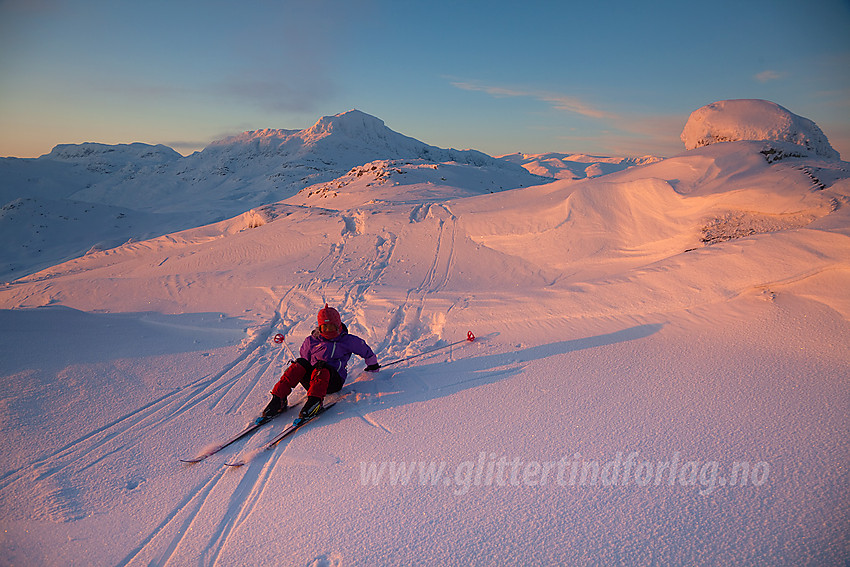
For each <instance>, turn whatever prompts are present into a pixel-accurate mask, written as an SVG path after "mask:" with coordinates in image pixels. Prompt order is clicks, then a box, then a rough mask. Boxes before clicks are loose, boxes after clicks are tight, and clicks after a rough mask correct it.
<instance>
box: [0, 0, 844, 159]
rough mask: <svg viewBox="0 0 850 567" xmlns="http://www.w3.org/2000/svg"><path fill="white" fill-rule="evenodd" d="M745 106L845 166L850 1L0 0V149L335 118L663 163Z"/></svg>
mask: <svg viewBox="0 0 850 567" xmlns="http://www.w3.org/2000/svg"><path fill="white" fill-rule="evenodd" d="M731 98H763V99H767V100H771V101H773V102H776V103H778V104H780V105H782V106H784V107H786V108H788V109H789V110H791V111H792V112H795V113H796V114H800V115H802V116H805V117H807V118H810V119H812V120H814V121H815V122H816V123H817V124H818V125H819V126H820V127H821V129H822V130H824V132H825V133H826V135H827V136H828V137H829V139H830V141H831V142H832V145H833V146H834V147H835V148H836V149H837V150H838V151H839V152H841V153H842V157H843V158H844V159H850V2H848V1H847V0H843V1H838V0H813V1H811V2H802V1H799V0H796V1H789V0H773V1H769V2H767V1H765V2H762V1H758V2H755V1H747V0H736V1H728V2H727V1H725V0H724V1H716V2H682V1H681V0H678V1H670V2H644V3H635V2H626V1H622V2H608V1H597V2H581V3H579V2H575V3H573V2H566V1H561V2H538V1H533V0H526V1H524V2H517V1H514V2H499V1H497V0H490V1H467V2H464V1H459V0H453V1H451V2H444V1H442V0H436V1H416V2H413V1H405V0H395V1H389V0H386V1H385V0H363V1H358V0H348V1H342V0H315V1H311V0H300V1H297V2H290V1H277V2H273V1H256V0H242V1H240V2H221V1H215V0H206V1H197V2H196V1H181V0H166V1H159V0H148V1H145V2H139V1H137V0H134V1H123V0H110V1H95V0H76V1H70V0H66V1H62V0H0V155H2V156H18V157H34V156H38V155H41V154H44V153H47V152H49V151H50V149H51V148H52V147H53V146H54V145H56V144H59V143H79V142H85V141H97V142H104V143H128V142H134V141H140V142H146V143H162V144H166V145H169V146H171V147H173V148H175V149H176V150H178V151H180V152H181V153H184V154H186V153H190V152H191V151H193V150H196V149H201V148H203V147H204V146H205V145H206V144H208V143H209V142H210V141H212V140H214V139H217V138H220V137H223V136H225V135H230V134H234V133H238V132H242V131H244V130H254V129H259V128H289V129H300V128H306V127H309V126H311V125H312V124H313V123H314V122H315V121H316V120H317V119H318V118H319V117H320V116H324V115H331V114H337V113H340V112H343V111H346V110H349V109H352V108H357V109H360V110H362V111H364V112H367V113H369V114H372V115H374V116H377V117H379V118H381V119H382V120H384V122H385V123H386V124H387V126H389V127H390V128H392V129H393V130H396V131H398V132H401V133H403V134H406V135H408V136H413V137H415V138H417V139H419V140H422V141H423V142H426V143H429V144H433V145H437V146H441V147H455V148H475V149H478V150H481V151H484V152H487V153H489V154H492V155H501V154H505V153H510V152H516V151H521V152H526V153H541V152H549V151H551V152H586V153H593V154H601V155H629V156H636V155H644V154H655V155H674V154H676V153H680V152H681V151H683V150H684V147H683V145H682V143H681V141H680V140H679V134H680V133H681V131H682V127H683V126H684V123H685V121H686V120H687V118H688V115H689V114H690V113H691V112H692V111H693V110H695V109H697V108H699V107H701V106H703V105H705V104H708V103H711V102H714V101H717V100H723V99H731Z"/></svg>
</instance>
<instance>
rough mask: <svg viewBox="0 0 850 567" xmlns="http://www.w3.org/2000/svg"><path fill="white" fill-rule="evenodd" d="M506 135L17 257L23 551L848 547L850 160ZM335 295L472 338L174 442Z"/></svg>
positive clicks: (388, 354)
mask: <svg viewBox="0 0 850 567" xmlns="http://www.w3.org/2000/svg"><path fill="white" fill-rule="evenodd" d="M751 106H752V105H748V107H751ZM726 107H727V105H724V104H718V105H717V106H716V108H717V109H722V108H726ZM732 107H734V111H735V112H736V113H740V109H741V107H740V106H738V105H732ZM736 116H737V118H736V119H737V120H743V121H746V120H748V118H747V116H746V115H743V116H742V115H740V114H736ZM355 122H356V121H355ZM355 125H356V124H355ZM724 128H725V127H724ZM744 130H745V129H744V128H742V129H740V131H744ZM768 130H769V129H768ZM324 131H325V129H324V128H317V130H316V132H314V133H315V134H316V136H320V134H321V132H324ZM380 131H381V130H380V129H378V130H377V131H376V132H380ZM724 131H726V130H724ZM765 131H766V130H765ZM712 132H713V133H712V139H714V140H715V141H717V138H719V137H720V136H719V132H720V131H719V130H718V131H712ZM715 134H718V135H715ZM287 136H296V134H294V133H292V134H286V133H279V132H278V133H274V134H271V135H270V136H269V138H268V140H267V141H262V140H261V137H260V136H249V137H247V138H246V141H245V143H246V144H248V145H254V146H255V147H253V149H251V150H250V152H253V153H251V155H260V154H262V153H263V152H266V151H268V152H269V155H279V154H277V153H276V152H278V151H279V148H280V147H281V144H284V145H285V144H295V145H296V146H298V147H303V145H304V144H305V143H307V142H306V140H307V138H308V137H309V136H306V134H303V133H302V134H298V136H301V138H298V139H297V140H296V139H292V140H290V141H289V142H285V143H284V142H283V141H282V140H284V138H286V139H289V138H287ZM311 136H312V134H311ZM375 136H378V135H377V133H376V134H375ZM248 138H250V140H248ZM272 139H273V140H272ZM310 139H311V140H312V138H310ZM316 139H318V138H316ZM323 139H324V138H323ZM240 143H242V142H236V144H237V146H238V144H240ZM374 143H375V144H376V145H377V144H379V143H380V139H379V137H376V138H375V139H374ZM228 147H232V146H228ZM771 150H772V152H771ZM216 151H222V152H223V151H224V150H223V149H219V150H215V149H211V150H210V152H211V154H212V153H215V152H216ZM234 151H235V150H234ZM245 151H249V150H245ZM818 152H820V153H818ZM780 153H781V159H778V160H777V159H776V157H777V155H779V154H780ZM236 154H240V151H235V154H234V155H236ZM470 155H472V154H470ZM169 159H170V158H169ZM256 159H265V158H256ZM538 161H539V160H538ZM567 161H570V160H567ZM574 163H578V162H574ZM563 164H564V163H563V162H562V165H563ZM555 165H557V164H555ZM566 165H568V166H569V164H566ZM614 165H617V166H619V165H622V164H614ZM498 168H499V166H498V165H497V164H495V163H486V164H477V165H463V164H460V163H458V162H457V161H454V162H453V163H444V162H432V161H429V160H428V159H426V158H423V157H418V158H413V157H410V156H407V157H404V158H397V157H385V158H381V159H377V158H375V159H369V160H368V161H364V162H363V163H361V164H357V165H354V166H351V167H349V168H348V169H346V170H345V171H344V172H342V173H341V174H339V175H337V176H336V177H334V178H333V179H330V180H326V181H320V182H318V183H310V184H309V185H307V187H302V188H301V189H303V190H302V191H300V192H295V193H293V194H290V195H288V196H287V198H285V199H280V200H278V201H276V202H270V203H263V204H261V205H259V206H255V207H252V208H251V209H250V210H249V211H247V212H243V213H242V214H239V215H231V216H230V217H228V218H226V219H224V220H221V221H219V222H216V223H213V224H209V225H205V226H202V227H197V228H191V229H188V230H184V231H181V232H177V233H172V234H168V235H164V236H160V237H158V238H153V239H149V240H145V241H139V242H130V243H127V244H124V245H122V246H119V247H116V248H112V249H109V250H99V251H92V252H91V253H90V254H87V255H86V256H84V257H81V258H76V259H72V260H70V261H68V262H65V263H62V264H58V265H55V266H51V267H49V268H47V269H44V270H41V271H39V272H37V273H33V274H31V275H28V276H26V277H23V278H20V279H19V280H17V281H15V282H11V283H9V284H6V285H5V286H3V287H0V307H3V308H4V310H2V311H0V332H2V336H0V374H2V380H3V384H4V386H5V388H4V390H3V394H2V398H0V417H2V420H0V427H2V433H3V437H4V439H5V441H6V446H7V447H8V450H7V452H6V455H5V458H4V460H3V465H2V467H3V469H2V471H0V506H2V512H3V518H4V522H5V523H4V529H3V530H0V556H2V557H3V558H4V561H6V562H7V563H12V564H16V563H17V564H63V565H64V564H68V565H71V564H75V563H82V562H84V563H86V564H103V565H149V564H155V565H182V564H203V565H278V564H284V563H285V564H292V565H322V564H351V565H382V564H441V565H443V564H445V565H449V564H482V565H483V564H505V563H512V562H513V563H516V564H561V565H576V564H605V565H610V564H615V565H638V564H653V563H658V564H713V563H723V564H727V565H752V564H770V565H801V564H834V565H840V564H841V563H842V562H843V561H844V559H845V558H846V555H847V546H846V542H847V527H846V518H847V514H848V511H850V498H848V493H850V492H848V490H847V486H846V485H847V482H846V463H847V462H848V461H850V441H848V439H850V436H848V435H847V434H846V433H847V430H848V418H847V416H848V415H850V404H849V403H848V400H850V384H848V382H847V379H846V377H847V376H848V375H850V339H848V337H850V299H848V295H847V291H846V290H847V289H850V206H848V205H850V164H848V163H846V162H841V161H839V160H837V159H835V158H833V157H829V156H827V155H824V154H823V152H822V149H818V150H816V149H815V148H814V147H813V146H812V145H811V144H809V145H806V144H805V143H803V144H792V143H791V142H790V141H789V140H787V139H785V140H765V139H761V138H759V139H756V140H746V139H743V140H738V141H727V142H724V143H711V144H709V145H702V146H700V147H698V148H694V149H692V150H689V151H686V152H684V153H682V154H680V155H677V156H673V157H670V158H667V159H664V160H660V161H654V162H652V163H644V164H635V165H633V166H631V167H628V168H620V170H619V171H615V172H610V173H608V174H607V175H603V176H598V177H592V176H590V175H586V176H584V177H583V178H582V179H572V178H566V177H565V178H563V179H559V180H556V181H551V182H548V183H538V184H535V185H531V186H526V187H520V186H516V187H514V188H510V186H509V185H508V184H507V182H505V185H504V186H499V184H498V182H499V181H501V180H505V179H514V180H515V181H514V183H516V180H522V179H523V178H522V177H521V176H522V175H523V173H522V172H519V173H517V172H516V169H515V168H512V169H504V170H502V169H498ZM497 170H498V171H499V172H500V173H499V174H498V175H497V174H495V173H494V172H496V171H497ZM185 175H187V176H198V175H200V174H199V173H198V172H190V171H187V172H185ZM513 175H518V177H511V176H513ZM222 178H223V179H226V178H227V176H226V175H225V176H222ZM493 183H496V184H495V185H494V184H493ZM27 206H29V205H27ZM27 210H35V209H27ZM325 302H328V303H329V304H331V305H333V306H335V307H337V308H338V309H339V311H340V312H341V314H342V317H343V320H344V321H345V323H346V325H347V326H348V328H349V329H350V330H351V331H352V332H354V333H356V334H357V335H359V336H361V337H364V338H365V339H366V340H367V342H368V343H369V344H370V346H372V348H373V349H374V350H375V352H376V353H377V354H378V356H379V359H380V360H381V362H383V363H386V362H388V361H392V360H396V359H399V358H401V357H404V356H408V355H413V354H418V353H422V352H425V351H427V350H429V349H432V348H436V347H440V346H446V345H449V344H450V343H453V342H456V341H458V340H460V341H461V342H462V343H463V344H462V345H459V346H454V347H452V348H444V349H442V350H440V351H438V352H437V353H434V354H429V355H427V356H423V357H419V358H417V359H415V361H413V362H410V363H404V364H399V365H394V366H390V367H387V368H384V369H382V370H381V371H380V372H378V373H377V374H371V373H365V372H361V370H362V366H359V365H358V364H357V363H354V362H352V365H351V368H350V372H349V375H350V376H351V378H350V380H349V382H348V383H347V384H346V386H345V388H344V389H343V391H342V394H343V395H344V397H343V398H342V399H340V401H339V402H338V403H337V404H336V405H335V406H334V407H333V408H332V410H331V411H329V412H327V413H325V414H324V415H323V417H322V418H321V419H320V420H316V422H315V423H312V424H311V425H310V426H309V427H307V428H304V429H303V430H302V431H301V432H299V433H298V434H296V435H293V436H292V437H288V438H287V440H286V442H284V443H281V445H279V446H278V447H276V448H275V450H273V451H268V452H263V453H262V454H260V455H257V456H256V457H255V458H253V459H247V458H246V457H247V456H254V455H255V454H256V451H257V449H258V448H259V447H261V446H262V445H263V444H264V443H265V442H267V441H268V440H269V439H271V438H272V437H273V436H274V434H275V433H277V431H279V429H280V428H281V427H282V426H283V423H280V425H279V426H278V425H277V424H276V425H275V426H274V427H267V428H264V429H261V430H260V431H259V432H258V433H256V434H255V435H254V436H252V437H250V438H249V439H247V440H245V441H240V442H238V443H235V444H233V445H231V446H229V447H227V448H226V449H225V450H223V451H221V452H220V453H216V454H215V455H213V456H211V457H209V458H207V459H206V460H205V461H204V462H203V463H200V464H197V465H191V466H189V465H183V464H181V463H179V462H177V460H178V459H179V458H185V457H191V456H192V455H193V454H196V453H197V451H199V450H202V448H203V447H205V446H207V445H208V444H209V443H213V442H216V441H219V440H221V439H226V438H227V437H229V436H230V435H232V434H233V433H235V432H237V431H239V430H240V429H241V428H242V427H243V426H244V425H245V424H246V423H248V422H249V421H250V420H251V419H252V418H253V417H255V416H256V414H257V412H258V411H259V410H260V408H262V407H263V406H264V405H265V402H266V401H267V399H268V398H267V396H268V391H269V389H270V388H271V386H272V385H273V384H274V382H275V381H276V380H277V378H278V377H279V376H280V373H281V372H282V369H283V368H284V367H285V365H286V364H287V361H289V360H290V359H292V358H293V357H294V355H293V354H292V351H293V350H297V347H298V345H299V344H300V341H301V340H303V338H304V337H305V336H306V335H307V334H308V333H309V332H310V331H311V330H312V327H313V324H314V321H315V313H316V310H317V309H318V308H319V307H321V306H322V305H323V304H324V303H325ZM469 330H472V331H473V332H474V334H475V335H476V336H477V339H476V340H475V342H472V343H467V342H466V341H463V338H464V337H465V336H466V333H467V331H469ZM278 333H280V334H281V335H283V336H284V342H283V344H282V345H278V344H277V343H275V342H274V340H273V337H274V336H275V335H276V334H278ZM303 395H304V393H303V392H302V391H301V390H300V389H299V391H298V393H296V394H295V395H294V396H292V402H293V403H295V404H297V403H298V401H299V399H300V396H303ZM287 420H288V418H286V417H283V418H281V419H278V420H277V422H281V421H283V422H286V421H287ZM277 422H275V423H277ZM241 460H245V461H246V462H247V463H248V464H246V465H245V466H244V467H241V468H240V469H238V470H227V469H228V467H225V466H224V463H225V462H231V463H232V462H237V461H241ZM92 542H107V543H104V544H102V545H101V544H98V545H92Z"/></svg>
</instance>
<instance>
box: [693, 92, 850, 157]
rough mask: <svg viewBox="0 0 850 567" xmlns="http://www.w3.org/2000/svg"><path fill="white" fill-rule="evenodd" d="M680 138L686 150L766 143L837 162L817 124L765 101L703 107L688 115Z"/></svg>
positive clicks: (729, 101)
mask: <svg viewBox="0 0 850 567" xmlns="http://www.w3.org/2000/svg"><path fill="white" fill-rule="evenodd" d="M681 138H682V142H683V143H684V144H685V149H688V150H692V149H695V148H700V147H702V146H707V145H709V144H715V143H718V142H737V141H742V140H767V141H778V142H790V143H792V144H796V145H798V146H803V147H804V148H806V149H808V150H809V151H810V152H813V153H815V154H817V155H820V156H823V157H827V158H831V159H840V155H839V154H838V152H836V151H835V150H834V149H833V148H832V146H831V145H830V144H829V140H827V138H826V135H825V134H824V133H823V131H822V130H821V129H820V128H818V126H817V124H815V123H814V122H812V121H811V120H809V119H808V118H803V117H802V116H798V115H796V114H794V113H793V112H791V111H790V110H788V109H787V108H783V107H782V106H779V105H778V104H776V103H774V102H770V101H767V100H759V99H738V100H722V101H719V102H714V103H712V104H709V105H706V106H703V107H702V108H699V109H697V110H695V111H694V112H693V113H691V116H690V117H689V118H688V121H687V123H686V124H685V128H684V130H683V131H682V136H681Z"/></svg>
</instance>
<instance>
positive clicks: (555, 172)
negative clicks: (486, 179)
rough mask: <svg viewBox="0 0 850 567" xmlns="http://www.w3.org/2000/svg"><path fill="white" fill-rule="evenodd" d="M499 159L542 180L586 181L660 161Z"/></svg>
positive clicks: (550, 157) (566, 157) (580, 157)
mask: <svg viewBox="0 0 850 567" xmlns="http://www.w3.org/2000/svg"><path fill="white" fill-rule="evenodd" d="M500 157H501V158H502V159H504V160H506V161H509V162H511V163H515V164H517V165H521V166H523V167H524V168H525V169H527V170H528V171H530V172H531V173H534V174H535V175H541V176H544V177H553V178H555V179H586V178H588V177H599V176H600V175H607V174H609V173H615V172H617V171H622V170H624V169H627V168H629V167H632V166H635V165H646V164H648V163H653V162H656V161H659V160H661V159H662V158H660V157H656V156H643V157H639V158H617V157H605V156H590V155H586V154H559V153H546V154H522V153H516V154H508V155H504V156H500Z"/></svg>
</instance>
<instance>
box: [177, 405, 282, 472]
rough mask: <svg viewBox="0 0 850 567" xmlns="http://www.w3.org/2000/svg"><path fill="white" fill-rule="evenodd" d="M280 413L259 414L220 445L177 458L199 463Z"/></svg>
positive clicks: (183, 461)
mask: <svg viewBox="0 0 850 567" xmlns="http://www.w3.org/2000/svg"><path fill="white" fill-rule="evenodd" d="M282 414H283V412H280V413H279V414H277V415H273V416H271V417H263V416H260V417H258V418H256V419H255V420H254V421H252V422H251V423H250V424H249V425H248V426H247V427H245V429H243V430H242V431H240V432H239V433H237V434H236V435H234V436H233V437H231V438H230V439H228V440H227V441H225V442H224V443H221V444H220V445H214V446H213V447H211V448H210V449H207V450H206V451H204V452H203V453H201V454H200V455H198V456H197V457H194V458H192V459H179V460H180V462H181V463H200V462H201V461H203V460H204V459H207V458H208V457H211V456H212V455H215V454H216V453H218V452H219V451H221V450H222V449H224V448H225V447H227V446H229V445H232V444H233V443H236V442H237V441H239V440H240V439H242V438H243V437H247V436H248V435H250V434H251V433H253V432H254V431H256V430H257V429H259V428H260V427H262V426H263V425H265V424H266V423H268V422H270V421H271V420H273V419H275V418H276V417H277V416H279V415H282Z"/></svg>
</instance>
